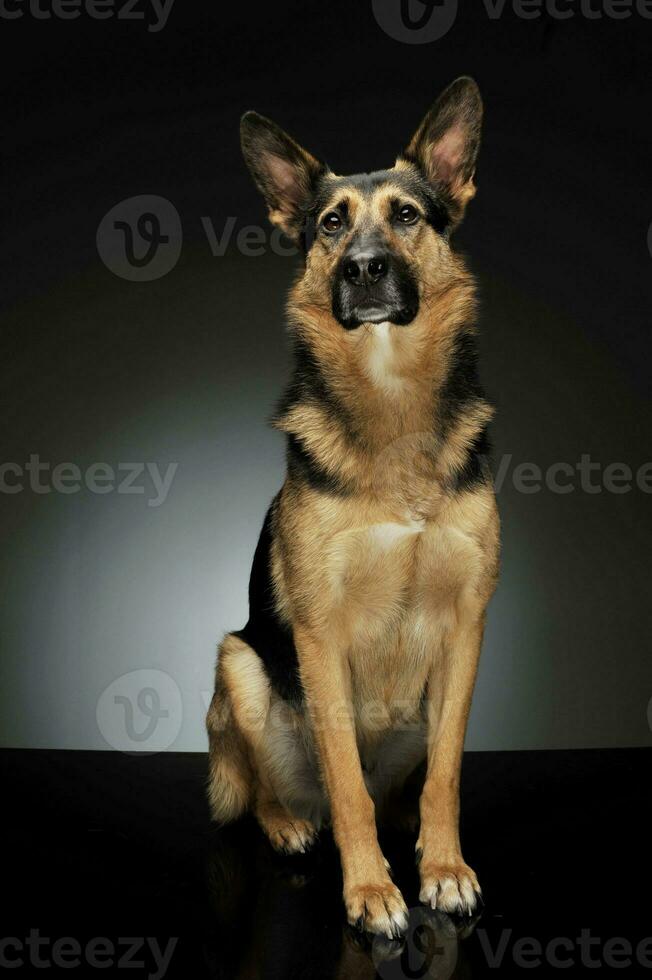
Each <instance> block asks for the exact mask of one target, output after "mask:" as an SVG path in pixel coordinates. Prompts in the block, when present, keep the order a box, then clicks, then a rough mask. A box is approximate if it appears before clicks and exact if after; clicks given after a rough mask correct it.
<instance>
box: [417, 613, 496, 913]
mask: <svg viewBox="0 0 652 980" xmlns="http://www.w3.org/2000/svg"><path fill="white" fill-rule="evenodd" d="M483 628H484V615H483V614H482V615H476V616H474V617H471V618H470V619H469V620H468V621H467V622H460V623H458V625H457V626H456V627H455V628H454V629H453V630H452V631H451V632H450V634H449V636H448V637H447V639H446V641H445V643H444V647H443V650H442V654H441V657H440V658H439V657H438V658H437V661H436V663H434V664H433V666H432V669H431V673H430V678H429V681H428V707H429V722H428V770H427V775H426V781H425V784H424V787H423V792H422V795H421V805H420V810H421V830H420V833H419V839H418V841H417V856H418V858H419V862H420V864H419V870H420V874H421V893H420V896H419V897H420V899H421V901H422V902H425V903H426V904H428V905H430V906H431V907H432V908H438V909H441V910H442V911H444V912H460V913H471V912H472V911H473V909H474V908H475V906H476V903H477V896H478V895H479V894H480V886H479V885H478V879H477V878H476V875H475V872H474V871H473V870H472V869H471V868H469V866H468V865H467V864H466V863H465V861H464V859H463V857H462V850H461V846H460V837H459V788H460V769H461V765H462V752H463V748H464V735H465V732H466V723H467V719H468V715H469V709H470V706H471V696H472V694H473V684H474V681H475V675H476V671H477V665H478V658H479V655H480V646H481V644H482V633H483Z"/></svg>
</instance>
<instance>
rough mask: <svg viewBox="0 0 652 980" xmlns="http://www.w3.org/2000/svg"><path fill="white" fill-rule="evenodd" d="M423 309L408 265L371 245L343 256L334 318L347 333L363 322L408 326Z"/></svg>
mask: <svg viewBox="0 0 652 980" xmlns="http://www.w3.org/2000/svg"><path fill="white" fill-rule="evenodd" d="M418 310H419V293H418V290H417V287H416V283H415V282H414V279H413V277H412V274H411V273H410V270H409V269H408V267H407V265H406V264H405V262H404V261H403V260H402V259H401V258H400V257H398V256H396V255H393V254H392V253H391V252H389V251H387V250H384V249H381V248H379V247H377V246H376V247H372V246H370V244H369V243H364V244H358V245H357V246H355V247H352V248H350V249H349V251H348V252H347V253H346V255H344V256H343V258H342V260H341V262H340V264H339V267H338V269H337V272H336V274H335V280H334V282H333V315H334V316H335V318H336V319H337V320H338V321H339V322H340V323H341V324H342V326H343V327H345V328H346V329H347V330H354V329H355V328H356V327H359V326H360V325H361V324H362V323H386V322H389V323H395V324H398V325H400V326H404V325H406V324H408V323H411V321H412V320H413V319H414V318H415V316H416V315H417V312H418Z"/></svg>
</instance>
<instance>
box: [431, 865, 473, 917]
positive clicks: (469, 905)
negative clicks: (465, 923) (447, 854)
mask: <svg viewBox="0 0 652 980" xmlns="http://www.w3.org/2000/svg"><path fill="white" fill-rule="evenodd" d="M419 870H420V873H421V892H420V893H419V901H421V902H424V903H425V904H426V905H429V906H430V908H431V909H439V910H440V911H441V912H450V913H457V914H459V915H471V914H472V913H473V912H474V910H475V908H476V906H477V904H478V899H479V898H480V897H481V895H482V892H481V891H480V885H479V884H478V879H477V878H476V876H475V871H473V870H472V869H471V868H469V866H468V865H466V864H464V863H463V862H462V861H460V862H459V863H457V864H449V865H446V864H435V863H434V862H431V861H426V862H422V863H421V866H420V868H419Z"/></svg>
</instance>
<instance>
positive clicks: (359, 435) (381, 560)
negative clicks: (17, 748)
mask: <svg viewBox="0 0 652 980" xmlns="http://www.w3.org/2000/svg"><path fill="white" fill-rule="evenodd" d="M481 119H482V101H481V98H480V93H479V91H478V88H477V85H476V84H475V82H474V81H472V80H471V79H470V78H460V79H458V80H457V81H455V82H454V83H453V84H452V85H451V86H449V88H447V89H446V90H445V91H444V93H443V94H442V95H441V96H440V97H439V99H438V100H437V101H436V102H435V104H434V105H433V107H432V108H431V109H430V111H429V112H428V113H427V115H426V116H425V118H424V120H423V122H422V123H421V125H420V126H419V128H418V129H417V131H416V133H415V135H414V136H413V138H412V140H411V141H410V142H409V143H408V145H407V147H406V149H405V150H404V151H403V152H402V153H401V154H400V155H399V157H398V159H397V161H396V163H395V165H394V166H393V167H392V168H391V169H389V170H381V171H378V172H375V173H371V174H356V175H354V176H351V177H342V176H338V175H337V174H335V173H333V172H332V171H331V170H329V169H328V167H327V166H325V165H324V164H323V163H321V162H320V161H319V160H317V159H315V157H313V156H312V155H311V154H310V153H308V152H307V151H306V150H304V149H303V148H302V147H301V146H299V145H298V144H297V143H296V142H295V141H294V140H293V139H291V138H290V137H289V136H288V135H287V134H286V133H285V132H283V130H281V129H280V128H279V127H278V126H277V125H275V124H274V123H273V122H270V121H269V120H268V119H265V118H263V117H262V116H260V115H258V114H257V113H254V112H248V113H246V114H245V116H244V117H243V119H242V128H241V135H242V149H243V153H244V157H245V161H246V163H247V165H248V167H249V170H250V171H251V174H252V176H253V179H254V181H255V183H256V185H257V186H258V188H259V190H260V191H261V192H262V194H263V197H264V198H265V201H266V203H267V206H268V209H269V216H270V219H271V221H272V222H273V223H274V224H275V225H277V226H278V227H280V228H281V229H282V230H283V232H284V233H285V234H286V235H289V236H290V237H291V238H293V239H294V240H295V241H297V242H301V244H302V246H303V250H304V253H305V262H304V263H303V268H302V270H301V273H300V275H299V276H298V278H297V280H296V282H295V283H294V286H293V287H292V290H291V292H290V296H289V302H288V307H287V309H288V316H289V324H290V329H291V334H292V337H293V342H294V353H295V366H294V374H293V376H292V379H291V382H290V384H289V387H288V389H287V391H286V393H285V396H284V398H283V400H282V402H281V404H280V406H279V409H278V411H277V414H276V416H275V418H274V425H275V426H276V427H277V428H278V429H280V430H281V431H282V432H284V433H286V436H287V477H286V480H285V483H284V484H283V486H282V488H281V490H280V492H279V493H278V495H277V496H276V497H275V498H274V500H273V501H272V504H271V506H270V508H269V511H268V513H267V517H266V518H265V522H264V525H263V529H262V533H261V536H260V540H259V542H258V546H257V548H256V553H255V556H254V559H253V567H252V573H251V581H250V586H249V603H250V614H249V621H248V623H247V625H246V626H245V627H244V629H242V630H239V631H237V632H233V633H229V634H227V636H226V637H225V638H224V640H223V642H222V644H221V646H220V651H219V656H218V663H217V673H216V684H215V693H214V696H213V699H212V702H211V706H210V709H209V711H208V718H207V727H208V733H209V742H210V775H209V800H210V806H211V812H212V816H213V818H214V819H215V820H217V821H219V822H225V821H229V820H233V819H234V818H236V817H238V816H239V815H240V814H242V813H243V812H244V811H245V810H247V809H251V810H252V811H253V813H254V814H255V816H256V819H257V820H258V822H259V824H260V826H261V827H262V829H263V831H264V832H265V834H266V835H267V837H268V838H269V840H270V842H271V843H272V845H273V847H275V848H277V849H278V850H281V851H285V852H303V851H305V850H306V849H307V848H308V847H309V845H310V844H311V843H312V841H313V840H314V838H315V835H316V834H317V832H318V830H319V827H320V825H322V824H323V823H324V822H330V823H331V825H332V829H333V834H334V837H335V841H336V843H337V846H338V848H339V852H340V857H341V862H342V871H343V881H344V902H345V905H346V910H347V915H348V919H349V921H350V922H351V923H352V924H356V925H357V926H358V927H360V928H364V929H366V930H367V931H370V932H375V933H380V934H383V935H386V936H389V937H392V936H397V935H399V934H400V933H401V932H402V931H404V929H405V928H406V924H407V910H406V906H405V902H404V901H403V897H402V895H401V893H400V891H399V889H398V888H397V887H396V885H395V884H394V883H393V881H392V879H391V877H390V872H389V867H388V864H387V862H386V860H385V859H384V857H383V854H382V852H381V850H380V847H379V844H378V838H377V833H376V820H377V819H378V820H379V821H382V819H383V817H384V815H385V814H386V813H387V811H388V808H389V807H390V802H391V801H392V800H396V797H397V794H399V793H400V790H401V788H402V787H403V785H404V784H405V782H406V780H407V778H408V777H409V776H410V775H411V774H413V773H414V771H415V770H416V769H417V768H418V767H419V765H420V764H424V763H425V765H422V769H425V772H426V775H425V777H424V781H423V788H422V793H421V798H420V803H419V816H420V822H419V837H418V841H417V845H416V848H417V859H418V860H419V866H420V876H421V893H420V898H421V901H423V902H425V903H427V904H428V905H430V906H431V907H432V908H435V907H436V908H438V909H441V910H443V911H445V912H451V913H460V914H466V913H471V912H472V911H473V910H474V908H475V906H476V902H477V900H478V895H479V891H480V889H479V885H478V881H477V878H476V875H475V873H474V872H473V871H472V869H471V868H470V867H469V866H468V865H467V864H466V863H465V861H464V859H463V857H462V851H461V848H460V840H459V830H458V817H459V774H460V765H461V759H462V750H463V743H464V735H465V729H466V722H467V717H468V713H469V708H470V703H471V695H472V689H473V684H474V679H475V674H476V668H477V664H478V657H479V654H480V646H481V642H482V633H483V627H484V620H485V611H486V606H487V603H488V601H489V598H490V596H491V594H492V592H493V590H494V587H495V583H496V579H497V570H498V551H499V521H498V515H497V510H496V503H495V497H494V493H493V486H492V482H491V477H490V472H489V469H488V465H487V462H486V454H487V426H488V423H489V421H490V419H491V417H492V409H491V407H490V406H489V405H488V404H487V402H486V401H485V397H484V394H483V391H482V388H481V386H480V383H479V380H478V373H477V363H476V362H477V348H476V328H475V317H476V299H475V288H474V282H473V279H472V277H471V275H470V274H469V272H468V271H467V270H466V268H465V266H464V263H463V261H462V260H461V258H460V257H459V256H458V255H457V254H455V252H454V251H453V250H452V248H451V244H450V236H451V232H452V231H453V230H454V229H455V227H456V225H457V224H458V223H459V221H460V220H461V218H462V215H463V212H464V209H465V206H466V204H467V202H468V201H469V199H470V198H471V197H473V194H474V192H475V187H474V181H473V178H474V171H475V163H476V156H477V152H478V147H479V141H480V129H481Z"/></svg>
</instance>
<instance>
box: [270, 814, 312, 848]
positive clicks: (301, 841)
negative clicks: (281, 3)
mask: <svg viewBox="0 0 652 980" xmlns="http://www.w3.org/2000/svg"><path fill="white" fill-rule="evenodd" d="M265 832H266V834H267V837H268V839H269V842H270V844H271V845H272V847H273V848H274V850H275V851H280V852H281V853H282V854H305V853H306V851H308V850H309V849H310V847H311V846H312V844H313V843H314V841H315V838H316V836H317V828H316V827H315V825H314V824H312V823H310V821H309V820H298V819H296V818H294V817H279V818H278V819H277V820H274V821H271V820H268V821H267V825H266V827H265Z"/></svg>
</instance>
